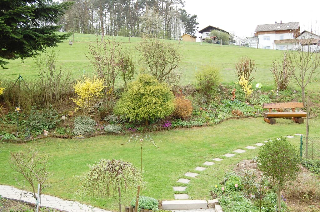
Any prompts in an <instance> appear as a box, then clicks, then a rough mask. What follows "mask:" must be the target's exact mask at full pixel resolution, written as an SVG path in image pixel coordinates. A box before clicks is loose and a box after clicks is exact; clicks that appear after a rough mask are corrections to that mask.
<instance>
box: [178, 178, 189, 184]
mask: <svg viewBox="0 0 320 212" xmlns="http://www.w3.org/2000/svg"><path fill="white" fill-rule="evenodd" d="M177 182H178V183H184V184H188V183H189V182H190V180H188V179H183V178H182V179H179V180H178V181H177Z"/></svg>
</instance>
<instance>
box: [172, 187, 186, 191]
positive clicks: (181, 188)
mask: <svg viewBox="0 0 320 212" xmlns="http://www.w3.org/2000/svg"><path fill="white" fill-rule="evenodd" d="M186 189H187V187H183V186H177V187H173V190H174V191H185V190H186Z"/></svg>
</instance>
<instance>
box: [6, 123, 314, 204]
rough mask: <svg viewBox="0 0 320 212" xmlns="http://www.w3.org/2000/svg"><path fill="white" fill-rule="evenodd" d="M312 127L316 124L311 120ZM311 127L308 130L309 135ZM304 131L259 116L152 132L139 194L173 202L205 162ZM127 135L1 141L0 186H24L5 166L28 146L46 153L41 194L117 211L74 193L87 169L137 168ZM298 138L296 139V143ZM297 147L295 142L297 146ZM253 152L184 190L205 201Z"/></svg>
mask: <svg viewBox="0 0 320 212" xmlns="http://www.w3.org/2000/svg"><path fill="white" fill-rule="evenodd" d="M313 122H314V124H313V125H312V126H314V127H315V128H316V127H318V126H319V124H320V122H319V121H318V120H313ZM312 130H313V128H312V129H311V131H312ZM304 132H305V125H298V124H295V123H293V122H291V121H290V120H279V122H278V123H277V124H276V125H269V124H267V123H265V122H264V121H263V119H262V118H249V119H236V120H229V121H225V122H223V123H222V124H219V125H217V126H214V127H204V128H190V129H180V130H172V131H167V132H157V133H153V134H151V136H152V138H153V139H154V140H155V142H156V144H157V146H158V148H155V147H154V146H153V145H152V144H151V143H145V144H143V177H144V180H145V182H146V187H145V188H144V189H143V191H142V193H141V195H144V196H151V197H154V198H156V199H159V200H166V199H173V190H172V187H173V186H177V185H178V184H177V183H176V181H177V180H178V179H179V178H181V177H184V173H186V172H188V171H193V170H194V168H195V167H196V166H201V165H202V164H203V163H204V162H205V161H212V159H213V158H215V157H223V155H224V154H226V153H231V152H232V151H233V150H235V149H238V148H242V149H243V148H244V147H245V146H248V145H253V144H255V143H257V142H261V141H264V140H265V139H268V138H274V137H278V136H285V135H292V134H295V133H302V134H304ZM128 139H129V137H128V136H111V135H110V136H99V137H95V138H88V139H83V140H77V139H72V140H62V139H51V138H48V139H43V140H38V141H34V142H30V143H26V144H10V143H2V144H1V146H0V152H1V154H0V167H1V173H0V184H6V185H13V186H16V187H18V188H22V187H23V186H26V188H27V189H30V188H29V187H28V185H27V184H26V183H25V182H23V178H22V177H21V176H19V175H17V174H16V173H15V172H14V171H13V170H12V168H11V167H10V165H9V164H10V163H9V158H10V152H15V151H18V150H25V149H26V148H27V147H29V146H32V147H34V148H38V149H39V150H40V152H42V153H43V154H48V155H49V171H50V173H52V175H51V176H50V179H49V182H50V186H49V187H48V188H46V189H45V193H46V194H50V195H54V196H58V197H61V198H64V199H73V200H78V201H81V202H85V203H87V204H91V205H94V206H98V207H102V208H106V209H116V205H114V204H113V203H112V201H107V200H102V199H97V198H95V199H93V198H84V197H81V196H79V195H78V189H79V187H80V185H81V182H80V178H79V176H83V175H84V174H85V173H86V172H87V171H88V170H89V168H88V165H89V164H93V163H95V162H97V161H98V160H100V159H102V158H105V159H122V160H125V161H129V162H131V163H133V164H134V165H135V166H136V167H137V168H140V145H139V144H138V143H128ZM298 140H299V139H297V142H298ZM297 144H298V143H297ZM257 151H258V150H248V151H247V152H246V153H243V154H238V155H236V156H235V157H233V158H229V159H227V160H223V161H221V162H217V163H216V164H215V165H214V166H212V167H210V168H208V169H207V170H205V171H204V172H203V173H201V175H199V176H198V177H197V179H193V180H192V181H191V183H190V185H188V189H187V192H188V194H189V195H190V196H191V198H192V199H208V198H210V196H209V191H210V187H212V186H213V185H214V184H217V183H219V182H220V181H221V179H222V178H223V176H224V174H225V172H228V171H229V170H232V169H233V167H234V165H235V164H236V163H237V162H239V161H241V160H243V159H252V158H254V157H255V156H256V155H257Z"/></svg>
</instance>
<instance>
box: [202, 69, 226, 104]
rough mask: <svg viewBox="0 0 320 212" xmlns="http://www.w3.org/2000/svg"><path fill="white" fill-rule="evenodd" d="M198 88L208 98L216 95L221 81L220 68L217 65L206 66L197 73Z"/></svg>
mask: <svg viewBox="0 0 320 212" xmlns="http://www.w3.org/2000/svg"><path fill="white" fill-rule="evenodd" d="M196 80H197V81H196V88H197V90H198V92H199V93H200V94H202V95H204V96H205V97H206V98H207V100H210V99H212V97H213V96H215V94H216V92H217V90H218V87H219V85H220V83H221V76H220V69H219V68H217V67H215V66H204V67H202V68H201V69H200V71H199V72H197V73H196Z"/></svg>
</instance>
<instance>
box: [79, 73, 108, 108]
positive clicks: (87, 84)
mask: <svg viewBox="0 0 320 212" xmlns="http://www.w3.org/2000/svg"><path fill="white" fill-rule="evenodd" d="M103 84H104V81H103V80H102V79H98V78H93V79H90V78H85V79H84V80H79V81H78V82H77V83H76V84H75V85H74V91H75V93H76V94H77V95H78V98H77V99H73V101H74V102H75V103H76V105H78V107H80V108H81V109H82V110H83V112H84V113H86V112H88V110H89V109H92V108H93V106H94V104H96V103H97V102H98V100H99V98H100V97H101V96H102V90H103V88H104V85H103Z"/></svg>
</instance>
